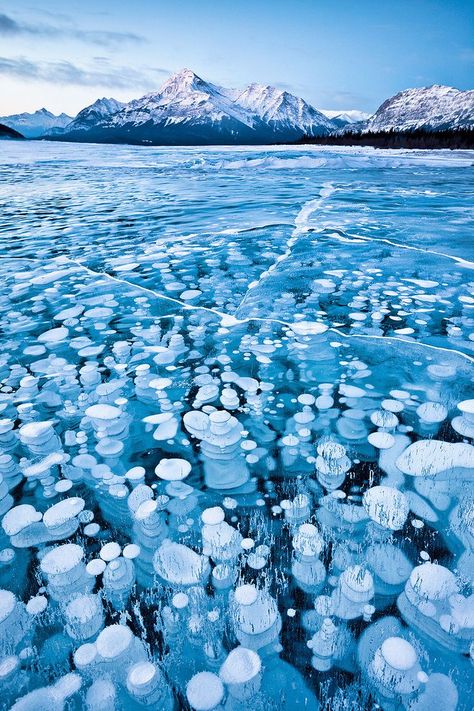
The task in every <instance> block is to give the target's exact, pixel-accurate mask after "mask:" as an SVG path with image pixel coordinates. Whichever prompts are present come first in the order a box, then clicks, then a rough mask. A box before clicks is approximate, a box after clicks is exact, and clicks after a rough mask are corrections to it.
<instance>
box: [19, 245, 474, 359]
mask: <svg viewBox="0 0 474 711" xmlns="http://www.w3.org/2000/svg"><path fill="white" fill-rule="evenodd" d="M15 259H20V260H21V261H31V262H37V261H39V259H33V258H25V257H20V258H15ZM61 261H62V263H68V264H74V265H75V266H76V267H78V268H79V269H82V270H83V271H85V272H87V273H88V274H90V275H91V276H94V277H104V278H105V279H108V280H110V281H113V282H115V283H117V284H121V285H122V286H128V287H130V288H132V289H136V290H138V291H141V292H143V293H145V294H148V295H150V296H152V297H153V298H155V299H160V300H162V301H167V302H168V303H172V304H176V305H177V306H179V307H180V309H183V310H186V311H206V312H208V313H211V314H214V315H215V316H217V317H218V318H219V320H220V322H221V325H222V326H224V327H226V328H232V327H233V326H240V325H242V324H245V323H250V322H251V321H255V322H257V323H275V324H278V325H279V326H285V327H286V328H291V329H292V328H293V327H294V326H295V325H296V323H290V322H289V321H283V320H282V319H277V318H270V317H262V316H248V317H246V318H243V319H238V318H236V317H235V316H233V315H232V314H227V313H224V312H222V311H219V310H218V309H213V308H211V307H208V306H198V305H191V304H186V303H185V302H183V301H180V300H179V299H174V298H173V297H171V296H167V295H166V294H160V293H159V292H158V291H155V290H154V289H149V288H148V287H146V286H142V285H141V284H134V283H133V282H131V281H128V280H126V279H121V278H119V277H115V276H113V275H112V274H109V273H108V272H98V271H95V270H94V269H91V268H90V267H87V266H86V265H85V264H82V263H81V262H77V261H76V260H73V259H69V258H68V257H62V258H61ZM176 315H177V314H176V313H170V314H164V315H161V316H158V317H153V318H172V317H173V316H176ZM328 331H331V332H332V333H336V334H337V335H338V336H340V337H341V338H345V339H351V338H352V339H354V338H356V339H357V338H362V339H365V340H371V341H373V340H379V341H390V342H392V343H411V344H412V345H414V346H419V347H420V348H427V349H429V350H432V351H437V352H441V353H449V354H451V355H452V354H454V355H457V356H459V357H460V358H462V359H463V360H466V361H467V362H469V363H474V357H472V356H470V355H468V354H467V353H463V352H462V351H459V350H457V349H455V348H444V347H443V346H434V345H431V344H429V343H424V342H423V341H414V340H410V339H408V338H399V337H398V336H379V335H376V334H369V333H344V332H343V331H340V330H339V329H338V328H335V327H334V326H330V327H328Z"/></svg>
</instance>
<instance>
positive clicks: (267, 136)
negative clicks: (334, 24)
mask: <svg viewBox="0 0 474 711" xmlns="http://www.w3.org/2000/svg"><path fill="white" fill-rule="evenodd" d="M96 103H97V102H96ZM93 106H94V105H93ZM88 108H89V109H90V108H91V107H88ZM85 111H86V109H84V110H83V111H82V112H80V114H78V116H77V117H76V119H74V121H73V122H72V123H71V124H70V125H69V126H68V127H67V129H66V130H65V131H64V132H63V133H62V134H61V136H54V138H56V139H59V140H82V141H96V142H108V143H138V144H141V143H145V144H155V145H203V144H226V143H228V144H252V143H253V144H256V143H274V142H278V141H291V140H296V139H297V138H300V137H301V136H303V135H304V134H305V133H307V132H310V135H317V133H329V131H330V130H331V129H332V127H333V126H332V124H331V122H330V121H329V120H328V119H327V118H326V117H325V116H323V115H322V114H320V113H319V112H318V111H316V110H315V109H313V108H312V107H311V106H309V105H308V104H306V103H305V102H304V101H303V100H302V99H299V98H298V97H295V96H292V95H291V94H288V93H287V92H281V91H279V90H278V89H275V88H273V87H260V86H259V85H251V86H250V87H248V88H247V89H246V90H244V91H243V92H239V91H236V90H230V89H225V88H223V87H219V86H217V85H215V84H211V83H210V82H207V81H205V80H204V79H201V77H198V76H197V75H196V74H194V72H192V71H191V70H190V69H183V70H182V71H181V72H178V73H177V74H174V75H172V76H171V77H170V78H169V79H168V80H167V81H166V82H165V83H164V84H163V85H162V86H161V87H160V89H159V90H158V91H156V92H151V93H149V94H146V95H145V96H142V97H141V98H140V99H135V100H133V101H130V102H129V103H128V104H126V105H124V106H122V107H120V109H119V110H117V111H115V112H113V113H108V114H105V115H98V116H95V115H90V120H89V118H88V119H87V122H85V121H84V119H83V116H81V114H84V112H85ZM52 137H53V136H52Z"/></svg>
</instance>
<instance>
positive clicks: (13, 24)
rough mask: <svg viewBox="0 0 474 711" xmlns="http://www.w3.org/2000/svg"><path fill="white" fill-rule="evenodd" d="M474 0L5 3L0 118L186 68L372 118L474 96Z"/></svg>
mask: <svg viewBox="0 0 474 711" xmlns="http://www.w3.org/2000/svg"><path fill="white" fill-rule="evenodd" d="M473 38H474V2H472V0H468V1H465V0H337V2H336V1H335V0H286V1H285V2H284V1H283V0H233V1H232V2H231V1H230V0H212V1H210V0H170V1H168V2H163V1H162V0H80V2H78V1H77V0H70V2H67V3H65V2H64V0H14V1H12V0H9V1H8V2H2V0H0V115H3V116H5V115H8V114H12V113H19V112H23V111H34V110H36V109H38V108H41V107H43V106H44V107H46V108H48V109H49V110H51V111H53V112H54V113H60V112H62V111H64V112H66V113H68V114H70V115H75V114H76V113H77V112H78V111H79V110H80V109H82V108H83V107H84V106H87V105H88V104H91V103H92V102H93V101H95V100H96V99H97V98H99V97H102V96H107V97H115V98H116V99H120V100H122V101H129V100H130V99H133V98H137V97H139V96H142V95H143V94H144V93H146V92H148V91H153V90H155V89H157V88H158V87H159V86H160V84H162V83H163V81H164V80H165V79H166V78H167V77H168V76H169V74H171V73H173V72H175V71H179V70H180V69H182V68H184V67H188V68H190V69H192V70H193V71H195V72H196V73H197V74H198V75H199V76H201V77H202V78H204V79H207V80H209V81H212V82H214V83H217V84H222V85H224V86H228V87H236V88H238V87H244V86H246V85H247V84H250V83H252V82H258V83H264V84H272V85H275V86H278V87H279V88H282V89H286V90H287V91H290V92H292V93H295V94H297V95H298V96H302V97H303V98H304V99H306V101H308V102H309V103H311V104H312V105H313V106H315V107H316V108H318V109H326V110H341V111H342V110H349V109H359V110H362V111H368V112H373V111H375V109H377V107H378V106H379V105H380V104H381V103H382V101H384V100H385V99H386V98H388V97H389V96H392V95H393V94H396V93H397V92H398V91H402V90H403V89H406V88H409V87H417V86H428V85H431V84H447V85H450V86H455V87H457V88H459V89H471V88H473V84H474V81H473V77H474V72H473V69H474V42H473Z"/></svg>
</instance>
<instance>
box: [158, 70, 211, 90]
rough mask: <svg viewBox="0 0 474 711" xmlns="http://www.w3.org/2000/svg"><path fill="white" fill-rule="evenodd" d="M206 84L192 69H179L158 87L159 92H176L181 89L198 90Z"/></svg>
mask: <svg viewBox="0 0 474 711" xmlns="http://www.w3.org/2000/svg"><path fill="white" fill-rule="evenodd" d="M206 86H208V84H207V82H205V81H204V79H201V77H199V76H198V75H197V74H195V73H194V72H193V71H192V69H186V68H185V69H181V70H180V71H179V72H175V73H174V74H172V75H171V76H170V77H169V78H168V79H167V80H166V81H165V83H164V84H162V86H161V87H160V90H159V93H160V94H167V95H170V94H177V93H181V92H182V91H189V90H193V89H194V90H199V89H201V88H203V87H206Z"/></svg>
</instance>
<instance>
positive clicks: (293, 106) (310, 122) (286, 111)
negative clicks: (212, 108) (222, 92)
mask: <svg viewBox="0 0 474 711" xmlns="http://www.w3.org/2000/svg"><path fill="white" fill-rule="evenodd" d="M235 103H236V104H238V105H239V106H242V107H243V108H245V109H247V110H248V111H250V112H251V113H253V114H255V115H256V116H258V117H259V118H260V119H262V120H263V121H265V122H266V123H268V124H269V125H270V126H272V127H273V128H274V129H275V130H277V131H279V130H285V129H287V130H289V131H294V130H301V131H302V132H303V134H306V135H309V136H313V135H318V134H321V133H327V132H329V131H331V130H332V129H333V128H334V125H333V123H332V122H331V121H330V119H328V118H327V117H326V116H324V115H323V114H322V113H321V112H320V111H317V110H316V109H313V107H312V106H310V105H309V104H307V103H306V101H304V100H303V99H301V98H299V97H298V96H293V94H289V93H288V92H287V91H280V90H279V89H276V88H275V87H274V86H264V85H262V84H250V86H248V87H247V88H246V89H245V90H244V91H243V92H242V93H241V94H239V95H238V96H237V97H236V98H235Z"/></svg>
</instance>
